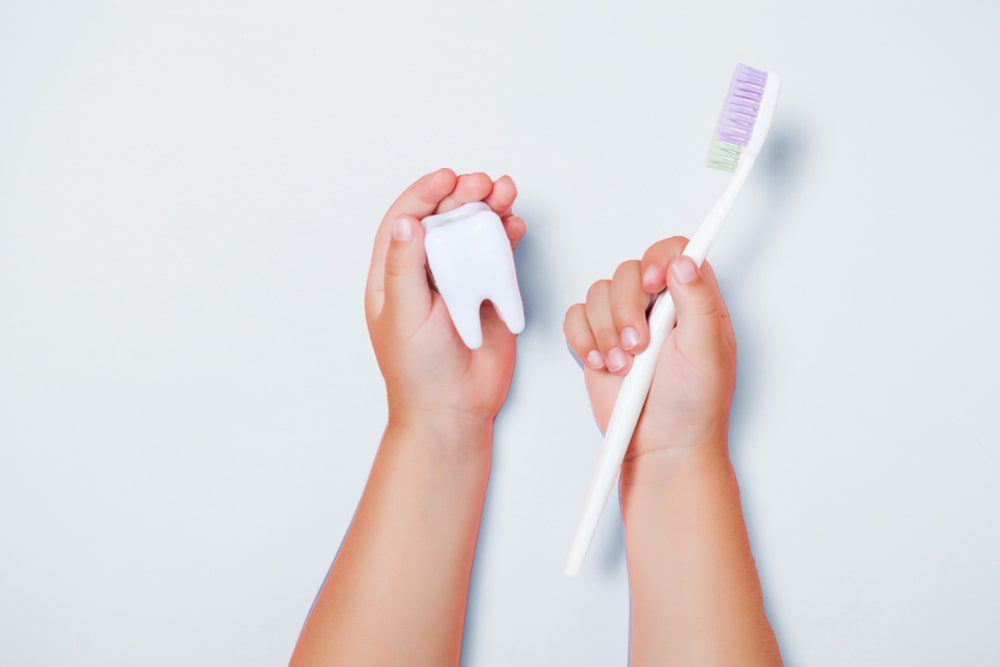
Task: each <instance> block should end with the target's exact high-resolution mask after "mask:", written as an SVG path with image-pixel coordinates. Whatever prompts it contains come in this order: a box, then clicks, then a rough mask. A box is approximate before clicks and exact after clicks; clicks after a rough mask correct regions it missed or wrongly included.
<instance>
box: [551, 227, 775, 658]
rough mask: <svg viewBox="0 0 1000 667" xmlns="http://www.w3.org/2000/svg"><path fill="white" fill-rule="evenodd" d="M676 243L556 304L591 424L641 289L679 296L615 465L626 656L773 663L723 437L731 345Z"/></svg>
mask: <svg viewBox="0 0 1000 667" xmlns="http://www.w3.org/2000/svg"><path fill="white" fill-rule="evenodd" d="M685 243H686V239H682V238H672V239H667V240H665V241H661V242H659V243H657V244H655V245H653V246H652V247H651V248H649V250H647V251H646V255H645V256H644V257H643V259H642V261H641V262H640V261H637V260H633V261H629V262H625V263H623V264H622V265H621V266H619V268H618V270H617V271H616V272H615V275H614V277H613V279H612V280H610V281H607V280H605V281H598V282H597V283H594V285H593V286H592V287H591V289H590V291H589V292H588V294H587V301H586V303H585V304H577V305H575V306H573V307H572V308H570V310H569V312H567V314H566V322H565V331H566V336H567V339H568V340H569V342H570V345H571V346H572V347H573V349H574V350H575V351H576V353H577V354H578V355H579V356H580V358H581V359H583V360H584V361H585V364H586V368H585V371H584V373H585V380H586V383H587V389H588V391H589V393H590V398H591V404H592V405H593V408H594V414H595V416H596V417H597V420H598V423H599V424H600V426H601V428H602V430H603V429H604V428H605V427H606V426H607V420H608V417H609V416H610V413H611V409H612V407H613V405H614V400H615V396H616V395H617V392H618V387H619V385H620V383H621V376H622V375H624V374H625V373H626V372H627V371H628V369H629V366H630V365H631V360H632V355H633V354H635V353H638V352H640V351H642V350H643V349H645V347H646V345H647V344H648V341H649V331H648V329H647V327H646V318H645V311H646V308H647V307H648V306H649V305H650V303H651V298H652V295H654V294H656V293H657V292H659V291H660V290H662V289H663V288H664V286H665V285H667V284H669V289H670V292H671V293H672V294H673V298H674V302H675V303H676V304H677V327H676V328H675V329H674V330H673V331H672V332H671V333H670V335H669V336H668V337H667V340H666V342H665V344H664V346H663V352H662V353H661V355H660V359H659V361H658V364H657V368H656V374H655V375H654V378H653V384H652V387H651V389H650V393H649V398H648V400H647V402H646V406H645V408H644V409H643V412H642V414H641V415H640V418H639V423H638V425H637V428H636V432H635V436H634V437H633V439H632V442H631V444H630V445H629V451H628V452H627V454H626V457H625V463H624V464H623V466H622V481H621V497H622V513H623V518H624V521H625V536H626V548H627V553H628V569H629V582H630V586H631V600H632V603H631V605H632V610H631V612H632V632H631V636H632V639H631V642H632V645H631V656H632V663H633V664H635V665H776V664H780V662H781V659H780V657H779V653H778V646H777V642H776V641H775V638H774V633H773V632H772V631H771V627H770V625H769V624H768V621H767V618H766V616H765V615H764V608H763V603H762V600H761V590H760V583H759V582H758V579H757V572H756V569H755V568H754V563H753V556H752V555H751V553H750V545H749V542H748V540H747V534H746V528H745V526H744V523H743V514H742V510H741V508H740V497H739V489H738V487H737V485H736V478H735V476H734V475H733V470H732V467H731V465H730V462H729V454H728V449H727V435H728V424H729V407H730V402H731V399H732V392H733V386H734V381H735V368H736V344H735V340H734V337H733V331H732V327H731V326H730V321H729V316H728V313H727V311H726V306H725V303H724V302H723V300H722V296H721V294H720V293H719V290H718V285H717V284H716V282H715V276H714V274H713V273H712V269H711V267H710V266H709V265H708V264H707V263H706V264H704V265H703V266H702V268H701V269H700V270H699V269H698V268H697V267H696V266H695V264H694V263H693V262H692V261H691V260H690V259H688V258H686V257H678V256H679V255H680V252H681V251H682V250H683V248H684V245H685Z"/></svg>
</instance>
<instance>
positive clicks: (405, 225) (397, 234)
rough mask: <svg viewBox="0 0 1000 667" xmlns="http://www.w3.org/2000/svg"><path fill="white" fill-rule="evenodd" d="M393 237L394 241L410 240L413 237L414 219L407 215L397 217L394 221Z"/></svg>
mask: <svg viewBox="0 0 1000 667" xmlns="http://www.w3.org/2000/svg"><path fill="white" fill-rule="evenodd" d="M392 238H393V240H394V241H409V240H410V239H412V238H413V221H412V220H410V219H409V218H407V217H405V216H404V217H401V218H397V219H396V222H394V223H392Z"/></svg>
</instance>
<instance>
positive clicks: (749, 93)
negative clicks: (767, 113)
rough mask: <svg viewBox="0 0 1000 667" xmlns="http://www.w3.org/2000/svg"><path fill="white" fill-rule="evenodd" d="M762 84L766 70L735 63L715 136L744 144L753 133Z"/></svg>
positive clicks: (764, 80) (765, 77)
mask: <svg viewBox="0 0 1000 667" xmlns="http://www.w3.org/2000/svg"><path fill="white" fill-rule="evenodd" d="M765 83H767V72H762V71H761V70H759V69H754V68H753V67H748V66H746V65H743V64H739V65H737V66H736V71H735V72H733V78H732V79H730V81H729V92H728V93H727V94H726V102H725V104H724V105H723V107H722V114H721V115H720V116H719V125H718V127H717V128H716V130H715V137H716V139H718V140H719V141H726V142H729V143H731V144H739V145H740V146H746V144H747V142H748V141H750V135H751V134H753V125H754V121H755V120H756V119H757V112H758V111H759V110H760V100H761V98H762V97H763V96H764V84H765Z"/></svg>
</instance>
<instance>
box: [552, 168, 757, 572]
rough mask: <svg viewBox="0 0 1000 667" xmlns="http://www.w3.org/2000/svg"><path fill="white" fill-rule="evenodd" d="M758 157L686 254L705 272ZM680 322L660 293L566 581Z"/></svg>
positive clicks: (613, 421)
mask: <svg viewBox="0 0 1000 667" xmlns="http://www.w3.org/2000/svg"><path fill="white" fill-rule="evenodd" d="M754 157H755V156H745V157H744V158H743V160H741V162H740V164H739V165H738V166H737V168H736V172H735V173H734V174H733V178H732V180H731V181H730V182H729V185H728V186H727V187H726V190H725V191H724V192H723V193H722V196H721V197H719V201H717V202H716V203H715V206H713V207H712V210H711V211H709V213H708V215H707V216H705V220H704V221H703V222H702V223H701V226H700V227H699V228H698V231H696V232H695V233H694V236H692V237H691V240H690V241H688V244H687V246H686V247H685V248H684V254H685V255H687V256H688V257H690V258H691V259H693V260H694V261H695V263H696V264H698V266H701V263H702V262H703V261H705V255H707V254H708V249H709V248H710V247H711V245H712V242H713V241H715V239H716V237H717V236H718V235H719V232H720V231H721V230H722V225H723V223H724V222H725V221H726V216H727V215H728V214H729V210H730V209H731V208H732V206H733V202H734V201H736V195H738V194H739V192H740V189H741V188H742V187H743V183H744V181H746V177H747V174H749V172H750V168H751V167H752V166H753V163H754ZM744 160H745V161H744ZM676 321H677V307H676V306H675V305H674V300H673V297H671V296H670V293H669V292H662V293H660V295H659V296H658V297H657V299H656V303H654V304H653V309H652V310H651V311H650V313H649V346H648V347H647V348H646V349H645V350H643V351H642V352H640V353H639V354H637V355H635V358H634V359H633V360H632V368H631V369H629V372H628V375H626V376H625V378H624V379H623V380H622V386H621V389H619V391H618V398H616V399H615V407H614V409H613V410H612V411H611V418H610V419H609V420H608V428H607V431H605V433H604V449H603V450H602V451H601V455H600V459H599V461H598V462H597V468H596V469H595V470H594V476H593V477H592V478H591V481H590V489H589V490H588V491H587V500H586V503H585V504H584V506H583V513H582V514H581V516H580V523H579V524H578V526H577V529H576V534H575V535H574V536H573V544H572V545H571V546H570V550H569V558H568V560H567V561H566V574H567V576H570V577H572V576H575V575H576V574H577V573H579V571H580V567H581V566H582V565H583V559H584V558H585V557H586V555H587V549H588V548H589V547H590V542H591V540H592V539H593V537H594V531H595V530H597V524H598V522H599V521H600V519H601V514H603V513H604V507H605V505H607V504H608V496H609V495H611V490H612V489H614V488H615V483H616V482H617V481H618V475H619V473H620V472H621V466H622V459H624V458H625V451H626V450H627V449H628V445H629V443H630V442H631V441H632V434H633V433H634V432H635V425H636V422H637V421H639V414H640V413H641V412H642V408H643V406H644V405H645V404H646V396H647V395H648V394H649V385H650V384H652V382H653V372H654V371H655V370H656V362H657V360H658V359H659V358H660V350H662V349H663V342H664V341H665V340H666V338H667V334H668V333H670V330H671V329H673V328H674V323H675V322H676Z"/></svg>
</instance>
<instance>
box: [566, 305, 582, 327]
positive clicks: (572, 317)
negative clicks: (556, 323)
mask: <svg viewBox="0 0 1000 667" xmlns="http://www.w3.org/2000/svg"><path fill="white" fill-rule="evenodd" d="M585 317H586V314H585V313H584V310H583V304H582V303H574V304H573V305H572V306H570V307H569V308H567V309H566V315H565V317H563V331H565V332H567V333H569V332H570V331H572V330H574V329H575V328H576V327H577V326H578V323H579V321H580V320H581V319H583V318H585Z"/></svg>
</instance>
